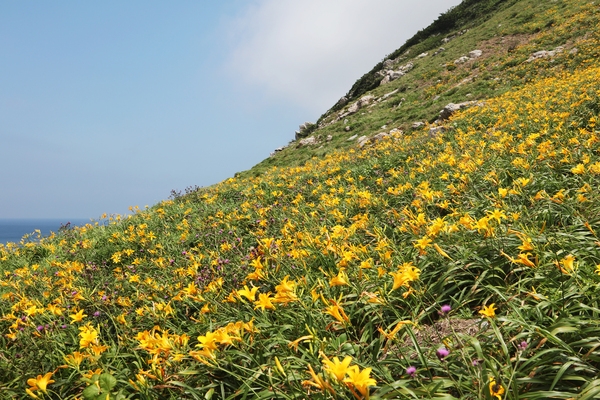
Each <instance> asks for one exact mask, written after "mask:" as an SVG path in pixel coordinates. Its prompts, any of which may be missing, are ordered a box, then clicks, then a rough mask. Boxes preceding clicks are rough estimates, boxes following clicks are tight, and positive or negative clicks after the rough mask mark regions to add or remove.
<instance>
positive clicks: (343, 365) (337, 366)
mask: <svg viewBox="0 0 600 400" xmlns="http://www.w3.org/2000/svg"><path fill="white" fill-rule="evenodd" d="M351 362H352V357H350V356H346V357H345V358H344V361H342V362H340V359H339V358H337V357H333V361H331V360H329V359H327V358H325V360H323V364H324V365H325V370H326V371H327V372H328V373H329V374H330V375H332V376H334V377H335V379H337V380H338V381H340V382H341V381H342V380H343V379H344V377H345V376H346V373H347V372H348V367H349V366H350V363H351Z"/></svg>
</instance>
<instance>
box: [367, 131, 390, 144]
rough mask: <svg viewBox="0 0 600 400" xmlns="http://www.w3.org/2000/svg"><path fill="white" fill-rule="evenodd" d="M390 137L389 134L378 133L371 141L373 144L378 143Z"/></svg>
mask: <svg viewBox="0 0 600 400" xmlns="http://www.w3.org/2000/svg"><path fill="white" fill-rule="evenodd" d="M388 136H390V135H389V133H385V132H381V133H378V134H377V135H375V136H373V137H372V138H371V139H370V141H371V142H378V141H380V140H383V139H384V138H386V137H388Z"/></svg>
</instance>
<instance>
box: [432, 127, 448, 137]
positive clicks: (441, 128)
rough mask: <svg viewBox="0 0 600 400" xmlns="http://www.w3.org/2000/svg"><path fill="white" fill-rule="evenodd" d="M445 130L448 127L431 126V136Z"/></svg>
mask: <svg viewBox="0 0 600 400" xmlns="http://www.w3.org/2000/svg"><path fill="white" fill-rule="evenodd" d="M445 130H446V128H444V127H443V126H432V127H431V128H429V136H430V137H436V136H437V134H438V133H440V132H444V131H445Z"/></svg>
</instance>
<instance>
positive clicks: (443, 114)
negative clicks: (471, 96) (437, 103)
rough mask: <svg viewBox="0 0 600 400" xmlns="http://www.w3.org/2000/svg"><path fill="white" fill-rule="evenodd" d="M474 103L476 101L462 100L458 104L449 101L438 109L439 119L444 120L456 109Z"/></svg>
mask: <svg viewBox="0 0 600 400" xmlns="http://www.w3.org/2000/svg"><path fill="white" fill-rule="evenodd" d="M474 104H477V101H464V102H462V103H458V104H455V103H449V104H447V105H446V107H444V108H443V109H442V110H441V111H440V120H442V121H443V120H446V119H448V118H450V116H451V115H452V114H454V113H455V112H457V111H458V110H462V109H463V108H466V107H470V106H472V105H474Z"/></svg>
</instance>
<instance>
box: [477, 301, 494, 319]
mask: <svg viewBox="0 0 600 400" xmlns="http://www.w3.org/2000/svg"><path fill="white" fill-rule="evenodd" d="M479 314H481V315H482V317H489V318H493V317H495V316H496V303H492V304H490V305H489V306H483V308H482V309H481V310H479Z"/></svg>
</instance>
